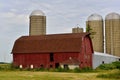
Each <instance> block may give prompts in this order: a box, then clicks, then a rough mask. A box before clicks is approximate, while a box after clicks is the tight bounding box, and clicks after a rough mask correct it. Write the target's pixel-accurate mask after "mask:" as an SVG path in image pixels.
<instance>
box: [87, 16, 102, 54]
mask: <svg viewBox="0 0 120 80" xmlns="http://www.w3.org/2000/svg"><path fill="white" fill-rule="evenodd" d="M88 27H89V32H90V33H91V38H92V43H93V49H94V51H97V52H104V36H103V18H102V16H100V15H98V14H92V15H90V16H89V17H88V19H87V21H86V29H87V28H88Z"/></svg>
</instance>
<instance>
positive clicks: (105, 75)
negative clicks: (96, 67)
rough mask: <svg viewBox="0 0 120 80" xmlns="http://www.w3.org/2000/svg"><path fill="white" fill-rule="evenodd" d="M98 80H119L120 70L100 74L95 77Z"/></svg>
mask: <svg viewBox="0 0 120 80" xmlns="http://www.w3.org/2000/svg"><path fill="white" fill-rule="evenodd" d="M97 77H98V78H108V79H111V78H112V79H119V80H120V70H114V71H113V70H112V71H111V72H109V73H102V74H99V75H98V76H97Z"/></svg>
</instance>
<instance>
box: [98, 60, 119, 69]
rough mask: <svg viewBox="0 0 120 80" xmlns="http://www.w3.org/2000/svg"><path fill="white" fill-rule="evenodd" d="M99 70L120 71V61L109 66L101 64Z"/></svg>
mask: <svg viewBox="0 0 120 80" xmlns="http://www.w3.org/2000/svg"><path fill="white" fill-rule="evenodd" d="M97 69H103V70H111V69H120V61H116V62H112V63H109V64H101V65H100V66H98V67H97Z"/></svg>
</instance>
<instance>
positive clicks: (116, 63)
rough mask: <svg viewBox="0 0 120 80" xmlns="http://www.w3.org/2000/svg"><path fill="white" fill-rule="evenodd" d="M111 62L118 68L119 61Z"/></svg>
mask: <svg viewBox="0 0 120 80" xmlns="http://www.w3.org/2000/svg"><path fill="white" fill-rule="evenodd" d="M112 64H113V65H115V66H116V68H117V69H120V61H116V62H113V63H112Z"/></svg>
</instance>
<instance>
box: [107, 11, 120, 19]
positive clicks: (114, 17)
mask: <svg viewBox="0 0 120 80" xmlns="http://www.w3.org/2000/svg"><path fill="white" fill-rule="evenodd" d="M105 19H106V20H109V19H120V15H119V14H118V13H115V12H112V13H109V14H108V15H106V17H105Z"/></svg>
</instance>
